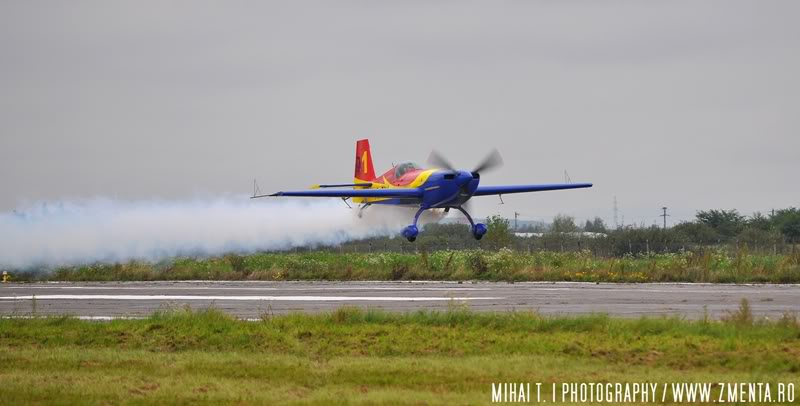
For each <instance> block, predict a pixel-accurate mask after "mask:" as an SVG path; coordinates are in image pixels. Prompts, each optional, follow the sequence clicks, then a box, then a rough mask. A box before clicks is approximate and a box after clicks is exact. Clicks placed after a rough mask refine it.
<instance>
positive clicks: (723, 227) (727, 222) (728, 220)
mask: <svg viewBox="0 0 800 406" xmlns="http://www.w3.org/2000/svg"><path fill="white" fill-rule="evenodd" d="M745 220H746V219H745V217H744V216H742V215H741V214H739V212H738V211H736V209H733V210H701V211H698V212H697V221H698V222H700V223H702V224H705V225H707V226H709V227H711V228H713V229H714V231H716V232H717V233H719V234H720V235H721V236H723V237H726V238H727V237H733V236H735V235H736V234H738V233H739V232H740V231H741V230H742V228H744V226H745V224H746V221H745Z"/></svg>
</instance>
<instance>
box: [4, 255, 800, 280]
mask: <svg viewBox="0 0 800 406" xmlns="http://www.w3.org/2000/svg"><path fill="white" fill-rule="evenodd" d="M13 277H14V279H15V280H41V279H47V280H61V281H132V280H410V279H416V280H421V279H425V280H487V281H584V282H721V283H800V253H798V254H793V255H762V254H758V255H755V254H750V253H748V252H747V251H746V250H740V251H739V253H738V254H736V255H735V256H729V255H728V254H727V253H726V252H725V251H722V250H720V251H706V252H704V253H692V252H683V253H679V254H653V255H647V256H627V257H624V258H596V257H594V256H593V255H592V253H591V252H589V251H584V252H566V253H558V252H534V253H525V252H516V251H510V250H505V249H501V250H499V251H482V250H472V251H435V252H432V253H427V252H420V253H405V254H402V253H388V252H376V253H331V252H309V253H261V254H253V255H248V256H240V255H227V256H224V257H219V258H208V259H193V258H177V259H173V260H170V261H165V262H163V263H156V264H151V263H143V262H130V263H124V264H95V265H85V266H77V267H64V268H59V269H56V270H54V271H52V272H30V271H29V272H27V273H26V272H24V271H23V272H15V273H14V275H13Z"/></svg>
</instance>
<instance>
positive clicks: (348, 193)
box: [252, 188, 422, 199]
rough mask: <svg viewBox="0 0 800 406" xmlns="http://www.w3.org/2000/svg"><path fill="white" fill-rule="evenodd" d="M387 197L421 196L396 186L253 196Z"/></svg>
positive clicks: (412, 190) (415, 191)
mask: <svg viewBox="0 0 800 406" xmlns="http://www.w3.org/2000/svg"><path fill="white" fill-rule="evenodd" d="M270 196H272V197H275V196H289V197H387V198H413V197H422V190H421V189H418V188H413V189H411V188H409V189H403V188H397V189H391V188H390V189H344V190H319V189H317V190H301V191H292V192H278V193H273V194H271V195H261V196H253V197H252V198H253V199H254V198H258V197H270Z"/></svg>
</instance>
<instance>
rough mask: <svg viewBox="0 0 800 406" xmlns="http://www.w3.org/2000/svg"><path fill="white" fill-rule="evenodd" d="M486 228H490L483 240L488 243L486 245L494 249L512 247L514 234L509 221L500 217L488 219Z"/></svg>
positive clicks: (495, 216)
mask: <svg viewBox="0 0 800 406" xmlns="http://www.w3.org/2000/svg"><path fill="white" fill-rule="evenodd" d="M486 226H487V227H489V231H488V232H487V233H486V236H484V237H483V240H484V241H486V245H488V246H490V247H494V248H502V247H508V246H510V245H511V242H512V240H513V238H514V234H513V232H512V230H511V226H510V223H509V221H508V219H506V218H503V217H501V216H498V215H494V216H491V217H487V218H486Z"/></svg>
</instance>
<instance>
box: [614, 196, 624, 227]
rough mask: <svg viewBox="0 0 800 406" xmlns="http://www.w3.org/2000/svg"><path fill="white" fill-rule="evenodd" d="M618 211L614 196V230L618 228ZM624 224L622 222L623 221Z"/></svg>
mask: <svg viewBox="0 0 800 406" xmlns="http://www.w3.org/2000/svg"><path fill="white" fill-rule="evenodd" d="M618 214H619V210H618V209H617V197H616V196H614V228H619V217H618V216H617V215H618ZM623 222H624V221H623Z"/></svg>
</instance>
